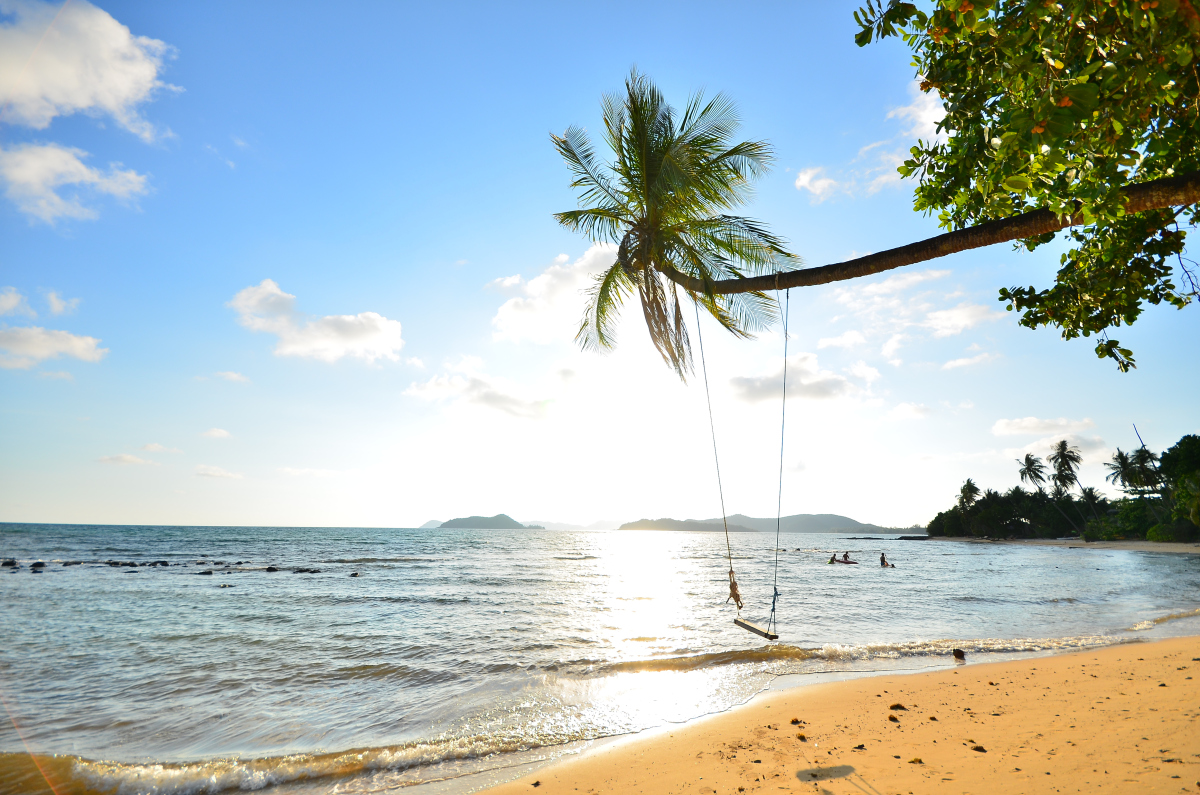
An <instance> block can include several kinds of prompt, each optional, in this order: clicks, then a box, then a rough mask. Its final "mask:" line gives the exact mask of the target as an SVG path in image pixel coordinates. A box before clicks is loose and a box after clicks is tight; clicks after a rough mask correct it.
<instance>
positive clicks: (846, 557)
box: [842, 552, 850, 563]
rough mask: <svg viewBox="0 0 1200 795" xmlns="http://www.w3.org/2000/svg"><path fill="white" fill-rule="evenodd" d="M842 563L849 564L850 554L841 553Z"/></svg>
mask: <svg viewBox="0 0 1200 795" xmlns="http://www.w3.org/2000/svg"><path fill="white" fill-rule="evenodd" d="M842 562H843V563H849V562H850V553H849V552H843V553H842Z"/></svg>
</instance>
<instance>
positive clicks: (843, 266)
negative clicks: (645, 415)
mask: <svg viewBox="0 0 1200 795" xmlns="http://www.w3.org/2000/svg"><path fill="white" fill-rule="evenodd" d="M1121 194H1122V196H1124V198H1125V212H1126V213H1127V214H1132V213H1140V212H1144V211H1146V210H1158V209H1162V208H1164V207H1178V206H1182V205H1188V204H1195V203H1196V202H1200V171H1191V172H1189V173H1187V174H1180V175H1178V176H1174V177H1164V178H1163V179H1156V180H1151V181H1150V182H1143V183H1140V184H1137V185H1129V186H1127V187H1124V188H1122V189H1121ZM1082 223H1084V220H1083V216H1082V215H1073V216H1063V217H1061V218H1060V217H1059V216H1057V215H1055V214H1054V213H1052V212H1050V211H1049V210H1031V211H1030V212H1027V213H1021V214H1020V215H1014V216H1012V217H1011V218H1001V219H999V220H996V221H988V222H986V223H982V224H979V225H977V226H971V227H967V228H966V229H959V230H956V231H954V232H947V233H946V234H944V235H938V236H937V237H931V238H929V239H928V240H921V241H919V242H916V243H909V244H908V245H907V246H901V247H899V248H893V249H888V250H887V251H880V252H878V253H876V254H868V255H867V256H865V257H859V258H858V259H852V260H850V261H848V262H840V263H837V264H836V265H823V266H821V267H819V268H804V269H802V270H795V271H784V272H782V273H774V274H770V275H767V276H754V277H751V278H748V279H721V280H719V281H711V282H704V281H702V280H700V279H697V278H695V277H692V276H688V275H686V274H683V273H680V272H679V271H677V270H675V269H674V268H665V269H663V271H662V274H663V275H664V276H666V277H667V278H668V279H670V280H671V281H673V282H675V283H676V284H678V285H680V286H682V287H684V288H685V289H687V290H691V291H692V292H694V293H716V294H719V295H730V294H733V293H749V292H767V291H770V290H782V289H786V288H788V287H811V286H813V285H818V284H829V283H831V282H841V281H845V280H847V279H857V278H859V277H861V276H870V275H872V274H875V273H882V272H883V271H888V270H892V269H893V268H899V267H902V266H904V265H913V264H916V263H918V262H925V261H927V260H931V259H937V258H939V257H945V256H948V255H950V254H956V253H958V252H959V251H967V250H969V249H973V248H982V247H984V246H992V245H995V244H996V243H1004V242H1007V241H1009V240H1024V239H1026V238H1030V237H1036V236H1038V235H1044V234H1046V233H1047V232H1057V231H1058V230H1059V229H1064V228H1066V227H1068V226H1078V225H1079V224H1082Z"/></svg>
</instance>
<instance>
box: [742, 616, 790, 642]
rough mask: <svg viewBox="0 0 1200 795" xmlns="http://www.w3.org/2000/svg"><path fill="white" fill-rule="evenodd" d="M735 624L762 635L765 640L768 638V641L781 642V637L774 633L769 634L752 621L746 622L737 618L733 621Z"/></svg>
mask: <svg viewBox="0 0 1200 795" xmlns="http://www.w3.org/2000/svg"><path fill="white" fill-rule="evenodd" d="M733 623H734V624H736V625H737V626H739V627H741V628H742V629H744V630H747V631H749V632H753V633H754V634H755V635H761V636H763V637H764V638H766V639H767V640H779V636H778V635H776V634H775V633H774V632H768V631H767V630H765V629H763V628H762V627H760V626H759V625H758V624H755V623H754V622H752V621H746V620H745V619H742V618H735V619H734V620H733Z"/></svg>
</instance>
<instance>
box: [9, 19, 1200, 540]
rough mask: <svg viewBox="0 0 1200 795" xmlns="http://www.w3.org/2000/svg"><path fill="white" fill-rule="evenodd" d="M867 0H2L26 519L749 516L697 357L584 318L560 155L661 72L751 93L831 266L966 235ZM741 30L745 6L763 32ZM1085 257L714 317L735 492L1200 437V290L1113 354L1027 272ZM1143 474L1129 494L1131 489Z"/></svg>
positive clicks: (1002, 475)
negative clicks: (871, 23) (676, 356)
mask: <svg viewBox="0 0 1200 795" xmlns="http://www.w3.org/2000/svg"><path fill="white" fill-rule="evenodd" d="M855 7H856V4H855V3H841V2H834V3H794V2H789V3H783V2H780V3H771V2H766V3H757V4H754V5H753V6H752V7H736V6H734V7H731V6H730V5H729V4H727V3H724V4H716V3H687V4H683V3H668V2H662V3H637V4H633V3H607V4H604V5H603V6H595V5H591V6H589V5H586V4H574V5H572V4H566V5H563V4H549V3H542V4H539V3H525V4H519V5H511V4H510V5H508V6H501V5H495V4H463V3H438V4H428V3H425V4H415V3H409V4H403V3H382V2H379V3H365V2H364V3H350V4H339V5H329V4H319V5H318V4H315V3H304V2H291V3H286V4H285V3H278V2H262V3H229V2H225V3H222V2H216V3H205V4H191V5H189V4H181V3H123V2H112V3H103V4H101V5H91V4H89V3H87V2H84V0H69V2H67V3H65V4H59V3H53V4H48V3H41V2H35V1H27V0H0V190H2V192H3V196H0V521H22V522H72V523H145V524H205V525H211V524H217V525H307V526H384V527H387V526H395V527H411V526H417V525H420V524H422V523H424V522H426V521H428V520H432V519H437V520H445V519H450V518H453V517H456V516H466V515H472V514H481V515H492V514H496V513H501V512H503V513H507V514H509V515H511V516H513V517H514V518H516V519H518V520H520V521H524V522H533V521H543V522H544V521H551V522H560V523H570V524H577V525H590V524H592V523H597V522H598V523H601V525H598V526H604V525H603V523H616V522H624V521H631V520H634V519H639V518H658V517H668V516H669V517H674V518H696V519H702V518H711V517H714V516H719V515H720V512H721V500H720V494H719V493H718V490H717V484H716V475H715V471H714V460H713V449H712V438H711V437H710V435H709V422H708V415H707V413H706V408H705V393H704V386H703V380H702V379H701V378H700V374H699V373H697V374H696V375H695V376H694V377H692V378H690V379H689V380H688V381H687V382H686V383H684V382H681V381H680V379H679V378H677V377H676V376H675V375H674V374H673V372H672V371H671V370H670V369H668V368H667V367H666V366H665V365H664V364H663V362H662V361H661V359H659V357H658V355H657V353H655V352H654V349H653V347H652V345H651V343H650V341H649V338H648V336H647V334H646V332H645V330H644V325H643V324H642V321H641V318H640V311H639V310H638V309H637V307H636V306H630V307H629V308H628V309H627V311H626V312H625V313H624V315H623V319H622V323H621V328H620V335H619V345H618V347H617V348H616V349H615V350H614V351H612V352H610V353H607V354H604V355H599V354H595V353H585V352H581V351H580V350H579V349H578V348H577V346H576V345H575V344H574V342H573V338H574V333H575V331H576V329H577V327H578V321H579V318H580V316H581V313H582V309H583V305H584V298H583V296H582V292H581V291H582V290H583V289H585V288H586V287H587V285H588V284H589V283H590V280H591V277H592V276H593V275H594V274H595V273H597V272H598V271H599V270H600V269H602V268H604V267H605V266H607V265H608V264H610V263H611V262H612V260H613V257H614V250H613V248H612V247H611V246H610V245H606V244H602V243H594V242H593V241H590V240H587V239H585V238H582V237H580V236H578V235H575V234H572V233H570V232H568V231H566V230H564V229H562V228H560V227H559V226H558V225H557V224H556V222H555V221H554V218H553V217H552V214H553V213H554V212H557V211H562V210H567V209H573V208H574V207H575V206H576V197H575V195H574V194H573V193H572V190H571V188H570V185H569V182H570V177H569V173H568V171H567V168H566V167H565V165H564V164H563V163H562V161H561V160H560V159H559V158H558V156H557V154H556V153H555V151H554V149H553V147H552V146H551V142H550V135H551V133H561V132H562V131H564V130H565V129H566V128H567V127H568V126H569V125H572V124H578V125H582V126H584V127H586V128H587V129H588V130H590V131H592V133H593V135H594V136H595V133H596V131H597V130H598V129H599V128H600V100H601V97H602V96H603V95H604V94H605V93H607V92H614V91H618V90H620V89H621V87H622V83H623V80H624V78H625V76H626V75H627V74H628V73H629V71H630V70H631V69H632V68H634V67H636V68H638V69H640V70H641V71H643V72H645V73H646V74H647V75H649V76H650V77H651V78H652V79H653V80H654V81H655V82H656V83H657V84H658V85H659V86H660V88H661V89H662V90H663V92H664V93H665V95H666V96H667V98H668V100H670V101H671V102H672V103H674V104H676V105H682V104H683V103H684V102H685V101H686V99H687V97H688V96H689V95H690V94H691V93H693V92H695V91H699V90H703V91H705V92H706V93H707V94H709V95H711V94H713V93H716V92H724V93H725V94H727V95H728V96H730V97H731V98H732V99H733V100H734V101H735V102H736V103H737V105H738V108H739V111H740V115H741V119H742V127H741V130H740V131H739V136H740V137H741V138H745V139H755V140H766V141H769V142H770V143H771V144H772V146H773V147H774V150H775V153H776V162H775V165H774V168H773V170H772V171H771V173H770V174H769V175H768V176H766V177H765V178H763V179H762V180H760V181H759V183H758V184H757V186H756V191H755V194H754V196H753V198H752V201H751V202H750V204H749V205H748V206H747V207H746V208H744V210H743V211H742V212H743V214H746V215H749V216H751V217H754V218H757V219H759V220H761V221H763V222H765V223H766V224H768V225H769V226H770V228H771V229H772V230H773V231H774V232H776V233H777V234H779V235H781V236H783V237H784V238H786V239H787V240H788V241H789V245H790V246H791V248H792V250H793V251H795V252H796V253H798V254H799V255H800V256H802V257H803V258H804V260H805V261H806V263H807V264H809V265H821V264H827V263H833V262H840V261H844V260H846V259H849V258H852V257H855V256H858V255H862V254H865V253H868V252H872V251H880V250H883V249H887V248H891V247H893V246H898V245H903V244H905V243H909V242H913V241H915V240H919V239H923V238H925V237H929V236H932V235H934V234H937V233H938V231H939V230H938V228H937V224H936V219H931V218H928V217H925V216H923V215H920V214H918V213H915V212H914V211H913V209H912V189H913V184H912V183H910V182H908V181H903V180H901V179H900V178H899V176H898V175H897V174H896V172H895V167H896V165H898V164H899V162H900V161H901V160H902V159H903V156H904V154H905V153H906V152H907V149H908V147H910V146H912V145H913V143H915V141H916V139H917V138H918V137H922V138H926V139H928V138H929V137H930V136H932V135H936V130H935V127H936V122H937V120H938V118H939V117H940V112H941V107H940V104H939V103H938V101H937V100H936V98H935V97H930V96H928V95H923V94H921V93H920V92H918V91H917V90H916V89H915V86H914V80H913V78H914V73H913V69H912V67H911V65H910V63H909V57H908V54H907V51H906V50H905V48H904V47H903V45H902V44H901V43H898V42H896V41H894V40H892V41H889V42H886V43H881V44H874V45H871V46H869V47H866V48H858V47H856V46H855V45H854V43H853V34H854V32H855V26H854V21H853V16H852V14H853V11H854V9H855ZM730 31H736V32H737V34H738V35H737V36H733V35H731V33H730ZM1062 251H1063V248H1062V246H1060V245H1057V244H1056V245H1050V246H1045V247H1042V248H1039V249H1038V250H1037V251H1036V252H1033V253H1029V252H1022V251H1015V250H1013V249H1012V248H1010V247H1008V246H995V247H991V248H987V249H981V250H976V251H973V252H967V253H962V254H958V255H954V256H952V257H949V258H944V259H940V260H934V261H932V262H928V263H924V264H921V265H915V266H909V267H906V268H903V269H899V270H895V271H891V272H889V273H886V274H880V275H877V276H874V277H871V278H868V279H860V280H855V281H848V282H842V283H839V284H833V285H826V286H822V287H816V288H798V289H793V290H792V291H791V292H790V294H789V295H788V296H786V299H787V303H788V306H789V324H790V325H789V340H788V343H787V344H788V398H789V399H788V400H787V405H786V423H785V426H784V427H785V428H786V433H785V434H784V435H783V436H782V438H781V433H780V428H781V414H782V411H783V408H784V407H783V401H782V399H781V393H782V389H781V383H782V379H781V373H782V369H783V348H784V340H783V336H782V333H781V329H780V328H779V327H778V326H776V327H775V328H773V329H770V330H768V331H766V332H764V333H762V334H760V335H759V336H758V337H757V338H756V339H754V340H751V341H744V340H736V339H733V338H731V337H730V336H729V335H728V334H727V333H724V332H722V331H721V330H720V329H719V328H717V327H716V326H715V325H714V324H713V323H712V322H711V321H708V322H704V321H702V322H701V327H700V331H701V333H702V334H703V342H704V347H705V352H706V361H707V368H708V379H709V384H710V387H711V395H712V410H713V425H714V427H715V431H716V438H717V446H718V450H719V454H720V464H721V476H722V483H723V487H724V502H725V506H726V509H727V510H728V512H729V513H744V514H748V515H751V516H772V515H774V513H775V511H776V508H777V505H776V503H777V499H778V492H777V489H778V485H779V478H780V468H781V456H780V451H781V442H782V480H783V495H782V501H781V505H780V508H781V510H782V512H783V513H784V514H785V515H786V514H794V513H838V514H842V515H846V516H850V517H853V518H854V519H857V520H859V521H863V522H871V523H875V524H880V525H884V526H890V527H906V526H910V525H913V524H924V523H926V522H928V521H929V520H930V519H931V518H932V517H933V516H934V515H935V514H936V513H937V511H939V510H943V509H945V508H947V507H949V506H950V505H951V504H952V503H953V501H954V498H955V496H956V494H957V491H958V488H959V486H960V485H961V484H962V482H963V480H964V479H966V478H967V477H972V478H974V479H975V481H976V482H977V483H979V484H980V485H981V486H983V487H985V488H995V489H999V490H1004V489H1007V488H1010V487H1011V486H1013V485H1016V484H1017V482H1018V477H1017V465H1016V463H1015V461H1014V459H1015V458H1017V457H1019V456H1021V455H1023V454H1024V453H1025V452H1026V451H1031V452H1034V453H1037V454H1039V455H1044V454H1045V453H1046V452H1047V450H1048V448H1049V446H1050V444H1051V443H1053V442H1054V441H1056V440H1057V439H1060V438H1067V439H1068V440H1070V441H1071V442H1072V443H1073V444H1076V445H1078V446H1079V447H1080V449H1081V450H1082V452H1083V455H1084V466H1083V468H1082V470H1081V474H1080V478H1081V481H1082V482H1083V483H1084V484H1085V485H1091V486H1096V487H1100V488H1102V489H1104V488H1105V486H1106V484H1105V483H1104V474H1105V470H1104V468H1103V466H1102V464H1103V462H1104V461H1105V460H1106V459H1107V458H1108V457H1109V456H1110V455H1111V454H1112V452H1113V451H1114V450H1115V449H1116V448H1117V447H1118V446H1119V447H1121V448H1123V449H1126V450H1128V449H1130V448H1132V447H1136V446H1137V445H1138V440H1137V437H1136V436H1135V434H1134V425H1135V424H1136V426H1137V429H1138V431H1140V433H1141V435H1142V438H1143V439H1144V440H1145V442H1146V444H1147V445H1149V446H1150V447H1151V448H1152V449H1155V450H1159V451H1161V450H1163V449H1165V448H1166V447H1168V446H1170V445H1171V444H1173V443H1174V442H1175V441H1176V440H1177V439H1178V438H1179V437H1180V436H1182V435H1184V434H1187V433H1197V432H1200V418H1198V416H1197V407H1198V405H1200V403H1198V401H1197V400H1196V395H1198V394H1200V349H1198V348H1197V346H1196V339H1197V332H1198V331H1200V310H1198V309H1197V308H1196V307H1195V306H1194V305H1193V306H1192V307H1189V308H1187V309H1185V310H1182V311H1179V310H1174V309H1171V308H1163V307H1157V308H1153V307H1152V308H1150V309H1149V310H1148V311H1147V312H1146V313H1145V314H1144V315H1143V317H1142V319H1140V320H1139V321H1138V322H1137V324H1136V325H1134V326H1133V327H1131V328H1122V329H1119V330H1118V332H1117V333H1115V334H1114V335H1113V336H1114V337H1116V338H1118V339H1120V341H1121V342H1122V344H1123V345H1125V346H1127V347H1131V348H1133V350H1134V352H1135V355H1136V357H1137V362H1138V368H1137V369H1136V370H1135V371H1133V372H1132V373H1129V374H1121V373H1119V372H1118V371H1117V370H1116V368H1115V367H1114V366H1113V364H1112V363H1111V362H1109V361H1106V360H1100V359H1097V358H1096V356H1095V355H1094V353H1093V352H1092V347H1093V345H1094V341H1090V340H1074V341H1063V340H1061V339H1060V338H1059V335H1058V333H1057V332H1056V331H1054V330H1045V329H1043V330H1038V331H1032V330H1029V329H1024V328H1021V327H1019V326H1018V325H1017V322H1016V317H1015V315H1014V314H1013V313H1009V312H1005V311H1004V305H1003V304H1001V303H1000V302H999V301H998V300H997V291H998V289H999V288H1001V287H1009V286H1014V285H1037V286H1039V287H1044V286H1046V285H1048V284H1050V283H1051V282H1052V279H1053V274H1054V272H1055V271H1056V270H1057V266H1058V256H1059V255H1060V254H1061V252H1062ZM1109 493H1110V494H1111V493H1112V492H1111V490H1109Z"/></svg>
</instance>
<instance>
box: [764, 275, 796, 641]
mask: <svg viewBox="0 0 1200 795" xmlns="http://www.w3.org/2000/svg"><path fill="white" fill-rule="evenodd" d="M776 280H778V277H776ZM783 295H784V299H783V301H784V304H783V408H782V409H780V412H779V497H778V499H776V501H775V579H774V581H773V582H772V584H771V587H772V589H773V590H774V591H775V595H774V596H772V597H771V620H770V621H768V622H767V629H768V630H770V629H771V628H773V627H774V626H775V602H776V601H777V600H778V599H779V526H780V524H781V523H782V517H783V449H784V445H783V442H784V438H785V437H784V430H785V429H786V428H787V346H788V314H789V310H790V309H791V302H792V291H791V290H786V291H784V294H783ZM775 302H776V303H778V302H779V288H778V285H777V286H776V289H775Z"/></svg>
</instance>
